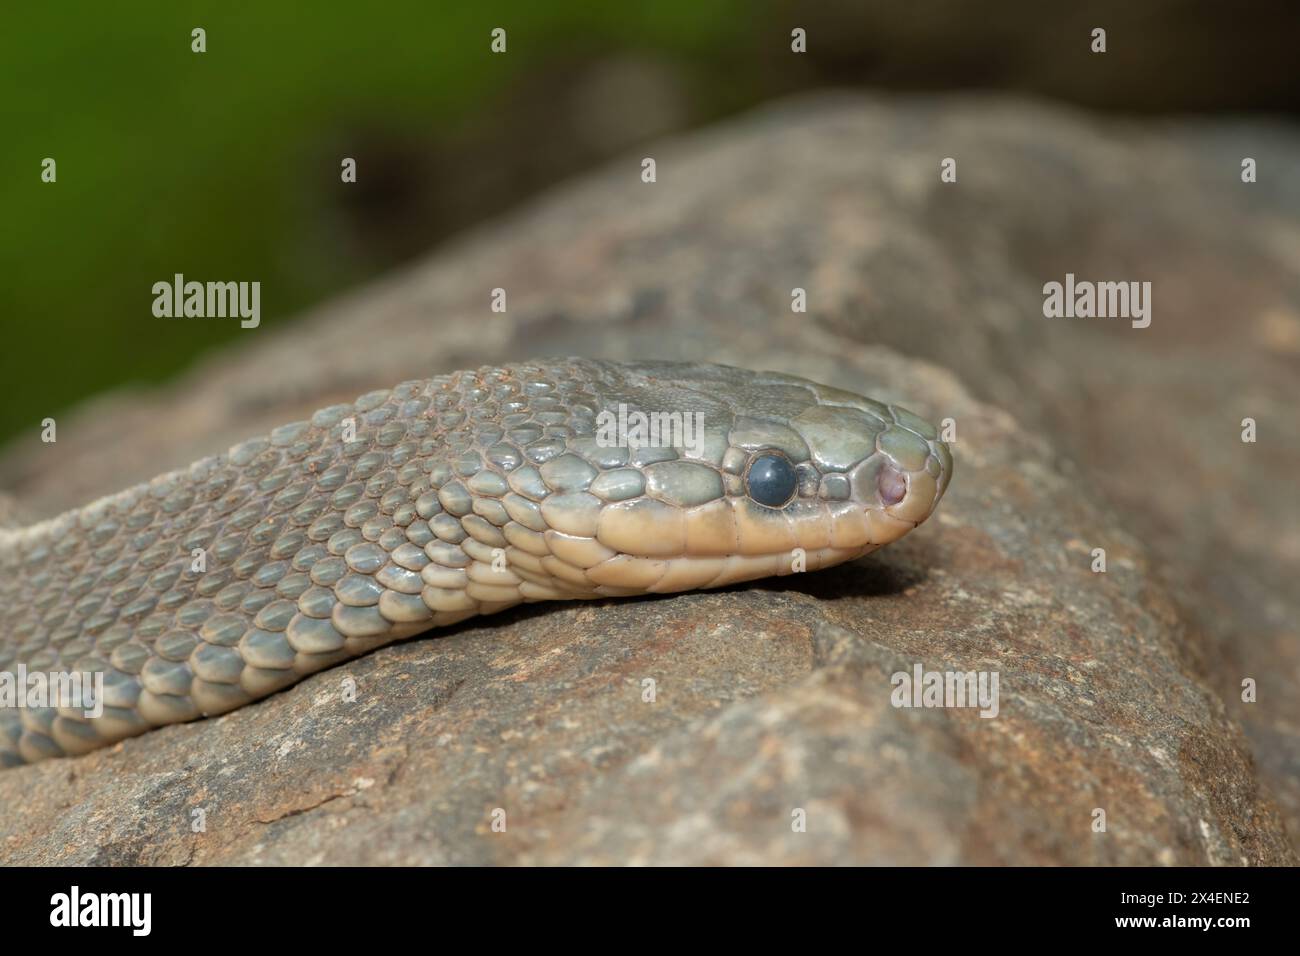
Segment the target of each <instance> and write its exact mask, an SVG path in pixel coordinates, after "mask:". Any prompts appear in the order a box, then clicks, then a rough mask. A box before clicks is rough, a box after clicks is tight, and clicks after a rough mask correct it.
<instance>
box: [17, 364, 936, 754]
mask: <svg viewBox="0 0 1300 956" xmlns="http://www.w3.org/2000/svg"><path fill="white" fill-rule="evenodd" d="M638 412H640V413H643V414H644V415H645V416H647V419H638V418H637V415H636V413H638ZM673 415H677V416H679V417H678V418H677V419H676V421H686V422H689V423H695V424H698V425H699V426H700V427H699V431H698V433H697V434H695V435H694V436H688V437H690V438H691V441H690V443H689V445H688V443H687V441H686V440H685V439H683V438H682V434H681V433H679V434H677V435H676V436H675V437H674V436H673V435H672V434H669V433H670V432H671V429H669V430H668V432H664V431H663V430H661V431H660V433H659V435H658V436H657V438H656V436H655V435H654V433H653V432H649V433H647V432H645V431H644V430H643V431H642V432H640V433H638V432H637V431H636V428H635V423H636V422H637V421H642V422H644V421H646V420H651V421H655V420H657V421H659V422H661V423H671V422H673V421H675V420H674V419H673V418H672V417H671V416H673ZM654 416H660V417H659V418H657V419H656V418H654ZM664 416H669V417H664ZM681 416H688V417H687V418H685V419H683V418H682V417H681ZM612 420H617V421H618V422H619V423H620V424H621V425H624V424H626V423H629V422H631V423H633V427H632V428H631V429H630V430H629V429H628V428H626V427H623V428H615V429H614V430H613V432H612V433H611V425H610V423H611V421H612ZM611 434H612V435H613V438H612V440H611ZM650 439H654V440H653V441H651V440H650ZM951 475H952V457H951V455H950V453H949V450H948V448H947V446H946V445H945V444H944V442H942V441H940V440H939V439H938V434H937V432H936V430H935V429H934V427H933V426H931V425H930V424H928V423H927V422H925V421H923V420H922V419H920V418H918V417H917V416H915V415H913V414H911V413H910V412H907V411H906V410H904V409H901V408H899V407H897V406H891V405H886V404H883V403H881V402H877V401H873V400H872V399H868V398H863V397H861V396H858V395H855V394H852V393H849V392H845V391H841V390H839V389H835V388H831V387H828V386H825V385H819V384H816V383H814V382H810V381H807V380H805V379H801V378H796V377H794V376H790V375H784V374H778V373H770V372H769V373H756V372H750V371H745V370H742V369H736V368H730V367H726V366H720V365H706V364H671V363H653V362H644V363H630V364H629V363H616V362H606V361H596V360H589V359H560V360H545V361H537V362H529V363H522V364H517V365H508V366H504V367H499V368H481V369H478V370H475V371H464V372H456V373H452V374H449V375H444V376H440V377H437V378H433V379H427V380H420V381H407V382H403V383H401V384H399V385H397V386H395V387H394V388H392V389H388V390H383V391H377V392H370V393H368V394H366V395H362V396H361V397H360V398H358V399H357V400H356V401H355V402H354V403H352V404H351V405H335V406H331V407H328V408H324V409H321V410H320V411H318V412H316V414H314V415H313V416H312V417H311V419H310V420H308V421H300V422H294V423H292V424H288V425H284V426H282V427H280V428H276V429H274V430H273V431H272V432H270V434H268V435H266V436H264V437H261V438H257V439H254V440H250V441H246V442H243V443H241V444H239V445H236V446H235V447H233V448H231V449H230V450H229V451H228V452H226V453H225V454H223V455H216V456H213V457H209V458H204V459H202V460H200V461H198V462H195V463H194V464H193V465H191V466H190V467H189V468H187V469H182V470H179V471H175V472H171V473H168V474H164V475H161V476H159V477H158V478H155V479H153V480H152V481H149V482H146V483H144V484H141V485H138V486H136V487H133V488H130V489H128V490H126V491H123V492H120V493H118V494H115V495H111V496H109V497H106V498H103V499H101V500H99V501H96V502H94V503H92V504H89V505H87V506H85V507H83V508H80V509H78V510H75V511H70V512H67V513H65V514H63V515H61V516H59V517H57V518H53V519H50V520H48V521H44V522H41V523H39V524H36V525H33V526H31V527H28V528H22V529H9V530H0V608H3V612H0V613H2V614H3V617H0V672H5V673H8V674H10V675H13V674H14V673H15V672H16V669H17V668H19V667H20V666H21V667H22V668H24V669H25V670H26V672H27V673H28V674H32V673H51V672H61V673H74V672H75V673H87V674H90V673H93V674H102V675H103V696H102V701H101V703H102V713H101V714H99V715H98V716H88V712H87V710H86V709H85V707H83V706H82V705H83V704H85V701H84V700H78V701H71V700H68V699H63V698H59V697H57V696H56V697H55V699H53V700H51V701H49V706H20V705H17V704H15V703H14V702H13V701H10V702H9V705H8V706H0V767H4V766H12V765H16V764H20V763H26V762H34V761H38V760H43V759H46V758H50V757H60V756H68V755H75V754H80V753H84V752H87V751H89V750H92V749H94V748H97V747H101V746H104V745H106V744H109V743H112V742H115V741H118V740H121V739H123V738H126V737H130V736H133V735H136V734H140V733H142V732H144V731H147V730H149V729H151V728H154V727H159V726H162V725H165V724H171V723H178V722H182V721H189V720H193V719H195V718H199V717H204V716H213V715H216V714H222V713H225V712H227V711H230V710H232V709H234V708H237V707H240V706H242V705H244V704H247V703H249V702H251V701H254V700H257V699H259V698H262V697H265V696H267V695H269V694H271V693H273V692H275V691H277V690H280V689H281V688H284V687H286V686H288V685H290V684H293V683H295V682H296V681H299V680H301V679H302V678H303V677H305V676H306V675H308V674H311V673H313V672H316V671H319V670H321V669H322V668H326V667H330V666H332V665H334V664H337V663H339V662H340V661H344V660H347V659H349V658H353V657H356V656H358V655H361V654H364V653H366V652H368V651H371V650H373V649H375V648H377V647H380V646H381V645H384V644H387V643H389V642H391V641H394V640H398V639H401V638H405V637H409V636H411V635H413V634H417V633H419V632H421V631H425V630H428V629H430V628H436V627H440V626H445V625H449V624H452V623H455V622H457V621H461V620H464V619H465V618H468V617H471V616H474V615H479V614H491V613H494V612H497V611H500V610H503V609H505V608H508V607H511V606H513V605H516V604H519V603H521V602H528V601H547V600H568V599H600V598H609V597H624V596H633V595H640V594H646V593H662V592H672V591H685V590H691V589H695V588H709V587H718V586H721V585H725V584H730V583H733V582H736V581H745V580H750V579H754V578H761V577H766V576H769V575H780V574H789V573H792V572H794V571H799V570H805V569H806V570H816V569H818V568H824V567H828V566H831V565H834V564H838V563H840V562H843V561H847V560H850V559H853V558H856V557H858V556H860V555H863V554H866V553H867V552H870V551H873V550H875V549H876V548H878V547H880V546H881V545H883V544H886V543H888V542H890V541H893V540H895V539H896V538H898V537H900V536H901V535H903V534H905V533H906V532H907V531H909V530H911V529H912V528H913V527H915V526H916V525H917V524H919V523H920V522H922V521H924V520H925V518H926V517H928V516H929V514H930V513H931V512H932V511H933V509H934V507H935V505H936V504H937V503H938V500H939V498H940V497H941V496H942V494H943V492H944V490H945V488H946V487H947V484H948V481H949V478H950V477H951ZM783 498H785V499H786V500H782V499H783Z"/></svg>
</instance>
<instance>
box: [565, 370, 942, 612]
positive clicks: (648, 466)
mask: <svg viewBox="0 0 1300 956" xmlns="http://www.w3.org/2000/svg"><path fill="white" fill-rule="evenodd" d="M588 367H589V368H590V369H591V371H592V374H593V375H594V377H596V378H597V379H598V380H600V381H599V385H598V387H597V388H595V389H594V392H595V394H597V395H599V396H600V397H601V401H600V406H601V407H600V409H599V412H598V414H597V420H596V426H597V427H596V432H595V434H594V435H588V436H582V437H579V438H576V439H573V440H572V441H571V444H573V443H576V444H575V445H574V447H573V449H572V450H573V451H574V452H575V456H576V458H580V459H582V461H585V462H592V461H593V460H594V459H593V455H594V456H595V457H596V458H598V457H599V455H600V452H599V451H596V449H597V448H610V447H616V446H619V445H622V446H624V447H626V448H627V453H626V455H625V457H619V455H618V454H613V455H608V456H607V459H608V460H607V461H599V462H597V464H598V465H601V466H605V465H609V466H613V467H609V468H608V470H602V471H601V472H600V473H599V474H592V475H591V478H590V480H589V482H588V484H587V485H586V486H585V487H584V488H583V493H584V496H594V497H595V498H597V499H599V501H600V504H599V506H598V513H597V514H595V515H594V521H593V522H592V530H593V531H594V537H595V540H596V541H597V542H598V543H599V544H600V545H602V546H604V548H606V549H608V550H609V551H610V552H612V556H611V557H609V558H607V559H606V560H605V561H602V562H601V563H600V565H598V566H596V567H592V568H587V569H585V571H584V573H585V574H586V576H587V577H588V578H590V579H592V580H594V581H595V582H596V583H597V584H598V585H600V586H601V587H603V588H608V589H611V590H610V591H609V593H633V592H634V591H637V590H642V591H677V590H686V589H689V588H697V587H714V586H719V585H722V584H729V583H732V582H735V581H742V580H749V579H753V578H759V577H766V576H769V575H774V574H789V573H792V572H796V571H803V570H815V569H817V568H822V567H829V566H831V565H834V564H838V563H841V562H843V561H847V560H850V559H852V558H855V557H858V556H860V555H863V554H866V553H868V552H870V551H873V550H875V549H876V548H878V547H881V546H882V545H885V544H888V543H889V542H891V541H894V540H896V539H898V538H900V537H902V536H903V535H904V534H906V533H907V532H908V531H910V530H912V529H913V528H915V527H916V526H917V525H919V524H920V523H921V522H923V521H924V520H925V519H926V518H927V517H929V516H930V514H931V513H932V512H933V511H934V509H935V506H936V505H937V504H938V502H939V499H940V498H941V497H942V496H943V493H944V491H945V490H946V488H947V485H948V481H949V479H950V478H951V476H952V468H953V462H952V455H951V453H950V451H949V449H948V446H947V445H946V444H945V443H944V442H943V441H941V440H939V437H938V431H937V429H935V428H934V426H932V425H930V424H929V423H928V422H926V421H924V420H923V419H921V418H919V417H918V416H916V415H914V414H912V413H911V412H909V411H907V410H906V409H903V408H900V407H898V406H895V405H887V404H884V403H882V402H878V401H875V400H873V399H870V398H865V397H863V396H860V395H856V394H853V393H851V392H846V391H843V390H840V389H837V388H832V387H830V386H825V385H820V384H817V383H815V382H811V381H808V380H806V379H802V378H797V377H795V376H791V375H785V374H780V373H772V372H750V371H745V370H742V369H736V368H730V367H727V366H719V365H699V364H690V365H677V364H673V363H636V364H631V365H629V364H619V365H617V366H609V367H608V368H609V369H610V370H611V371H609V374H608V375H603V374H602V372H601V370H602V368H603V367H604V366H603V365H602V363H588ZM655 421H659V422H661V423H662V426H663V427H662V428H661V430H660V432H658V433H656V434H650V433H649V430H648V428H647V427H646V426H645V423H646V422H650V423H653V422H655ZM638 425H640V426H641V429H640V431H638V430H637V427H636V426H638ZM602 426H603V427H602ZM628 426H632V427H630V428H629V427H628ZM673 427H676V428H677V429H678V430H677V431H676V432H672V431H668V432H665V431H664V429H670V428H673ZM568 464H569V465H572V466H573V471H574V472H579V473H582V474H586V469H584V468H583V467H582V464H581V463H580V462H578V461H571V462H569V463H568ZM547 470H548V469H547V468H546V467H545V466H543V468H542V477H543V479H544V480H545V481H546V483H547V484H548V485H556V486H562V485H565V484H566V483H569V482H570V480H571V479H572V477H573V476H572V474H563V472H567V471H568V470H569V468H568V467H567V465H566V464H561V465H559V466H556V467H553V468H552V471H553V472H556V473H554V474H552V475H551V476H549V477H548V475H547ZM543 510H545V504H544V505H543ZM623 589H627V590H626V591H624V590H623Z"/></svg>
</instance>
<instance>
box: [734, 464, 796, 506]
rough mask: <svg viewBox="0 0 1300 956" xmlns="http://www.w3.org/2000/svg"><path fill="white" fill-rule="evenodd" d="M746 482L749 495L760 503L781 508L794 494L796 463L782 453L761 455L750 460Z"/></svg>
mask: <svg viewBox="0 0 1300 956" xmlns="http://www.w3.org/2000/svg"><path fill="white" fill-rule="evenodd" d="M745 483H746V484H747V485H748V486H749V497H751V498H753V499H754V500H755V501H757V502H758V503H759V504H760V505H767V507H769V508H779V507H781V506H782V505H783V504H785V503H786V502H787V501H789V500H790V498H791V497H792V496H793V495H794V489H795V485H796V483H797V479H796V477H795V473H794V465H792V464H790V462H788V461H787V460H786V459H785V458H782V457H781V456H780V455H759V456H758V457H757V458H755V459H754V460H753V461H752V462H750V464H749V474H748V476H747V477H746V479H745Z"/></svg>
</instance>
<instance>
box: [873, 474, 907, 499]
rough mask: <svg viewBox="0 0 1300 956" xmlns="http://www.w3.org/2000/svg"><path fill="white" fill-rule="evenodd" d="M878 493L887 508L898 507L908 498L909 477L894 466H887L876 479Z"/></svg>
mask: <svg viewBox="0 0 1300 956" xmlns="http://www.w3.org/2000/svg"><path fill="white" fill-rule="evenodd" d="M876 491H877V492H879V494H880V501H881V503H882V504H883V505H884V506H885V507H886V508H888V507H889V506H890V505H896V504H898V503H899V502H900V501H902V500H903V498H904V497H906V496H907V476H906V475H905V474H903V473H902V472H901V471H899V470H898V469H897V468H895V467H894V466H893V465H885V467H883V468H881V469H880V475H879V476H878V477H877V478H876Z"/></svg>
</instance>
